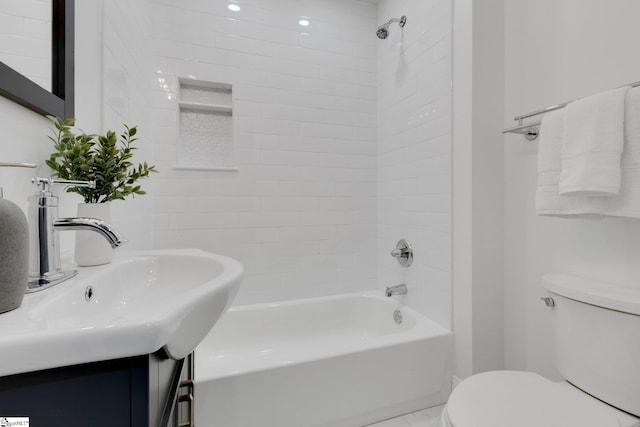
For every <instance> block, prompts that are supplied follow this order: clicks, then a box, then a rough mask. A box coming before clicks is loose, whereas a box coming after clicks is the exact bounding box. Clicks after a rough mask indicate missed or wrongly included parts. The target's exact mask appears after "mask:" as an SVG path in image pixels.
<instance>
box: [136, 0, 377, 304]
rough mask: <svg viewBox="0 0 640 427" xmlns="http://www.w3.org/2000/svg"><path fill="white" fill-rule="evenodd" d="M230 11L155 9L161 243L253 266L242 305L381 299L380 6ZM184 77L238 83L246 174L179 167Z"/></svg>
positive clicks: (157, 238) (238, 126)
mask: <svg viewBox="0 0 640 427" xmlns="http://www.w3.org/2000/svg"><path fill="white" fill-rule="evenodd" d="M229 4H230V3H229V2H227V1H223V0H206V1H205V0H192V1H184V0H181V1H176V0H153V13H152V22H153V27H152V31H153V43H152V45H153V46H152V49H153V54H154V58H153V59H152V63H153V72H152V73H151V74H150V75H149V76H148V79H149V81H150V82H151V84H153V85H154V87H155V91H154V92H155V94H154V96H153V98H152V99H153V101H152V102H153V104H154V107H155V110H154V119H153V120H154V128H155V130H156V133H155V135H154V138H153V139H154V147H155V160H156V162H157V164H158V167H159V168H160V170H161V171H162V173H161V174H159V175H158V177H157V178H156V179H155V181H156V184H157V185H156V192H155V202H156V204H155V210H154V212H155V215H154V222H153V227H154V246H155V247H158V248H165V247H176V246H178V247H199V248H202V249H204V250H208V251H213V252H218V253H222V254H227V255H230V256H233V257H235V258H237V259H239V260H240V261H241V262H242V263H243V265H244V266H245V268H246V278H245V280H244V282H243V284H242V287H241V290H240V293H239V295H238V298H237V300H236V302H237V303H251V302H262V301H271V300H280V299H288V298H299V297H310V296H316V295H326V294H332V293H343V292H352V291H358V290H365V289H373V288H375V286H376V275H377V267H376V263H377V253H376V244H377V238H376V234H377V221H378V219H377V214H376V198H377V172H376V170H377V166H378V165H377V160H376V157H377V148H376V138H377V135H376V133H377V131H376V113H377V112H376V92H377V70H376V46H377V42H378V40H377V39H376V37H375V34H374V30H375V27H376V25H377V23H376V20H377V6H376V4H375V2H368V1H358V0H350V1H336V0H315V1H292V0H259V1H258V0H255V1H248V0H247V1H242V2H237V3H234V4H236V5H237V6H239V7H240V10H239V11H232V10H230V9H229V8H228V5H229ZM302 18H304V19H306V20H307V21H309V25H308V26H301V25H300V23H299V21H300V20H301V19H302ZM178 78H194V79H198V80H205V81H212V82H220V83H229V84H232V85H233V121H234V129H233V133H234V144H235V150H236V152H235V157H236V161H237V165H238V168H239V170H238V171H237V172H203V171H184V170H172V166H173V165H175V164H176V158H175V155H176V138H177V135H178V123H177V117H178V113H177V112H178V107H177V102H176V95H177V94H176V90H177V89H176V88H177V87H178V83H177V81H178Z"/></svg>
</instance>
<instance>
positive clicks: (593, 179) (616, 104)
mask: <svg viewBox="0 0 640 427" xmlns="http://www.w3.org/2000/svg"><path fill="white" fill-rule="evenodd" d="M628 89H629V88H628V87H624V88H619V89H614V90H610V91H607V92H602V93H599V94H596V95H593V96H590V97H587V98H583V99H580V100H578V101H575V102H572V103H571V104H569V105H567V107H566V108H565V123H564V134H563V142H562V169H561V172H560V183H559V192H560V194H564V195H566V194H579V195H586V196H612V195H616V194H618V192H619V191H620V173H621V171H620V157H621V154H622V147H623V142H624V110H625V95H626V93H627V90H628Z"/></svg>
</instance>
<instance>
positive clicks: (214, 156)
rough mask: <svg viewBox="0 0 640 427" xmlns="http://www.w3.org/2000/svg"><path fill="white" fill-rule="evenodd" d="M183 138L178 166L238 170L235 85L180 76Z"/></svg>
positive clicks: (180, 141) (180, 143)
mask: <svg viewBox="0 0 640 427" xmlns="http://www.w3.org/2000/svg"><path fill="white" fill-rule="evenodd" d="M178 107H179V111H180V117H179V120H180V137H179V143H178V153H177V154H178V159H177V164H176V166H175V169H182V170H215V171H236V170H238V168H237V166H236V164H235V150H234V143H233V106H232V88H231V85H229V84H223V83H216V82H205V81H200V80H191V79H180V100H179V102H178Z"/></svg>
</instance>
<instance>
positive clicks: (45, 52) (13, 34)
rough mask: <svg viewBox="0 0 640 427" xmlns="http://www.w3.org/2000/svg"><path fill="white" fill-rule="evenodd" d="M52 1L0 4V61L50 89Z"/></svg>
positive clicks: (32, 0) (29, 0) (3, 2)
mask: <svg viewBox="0 0 640 427" xmlns="http://www.w3.org/2000/svg"><path fill="white" fill-rule="evenodd" d="M51 22H52V20H51V1H49V0H21V1H1V2H0V62H4V63H5V64H6V65H8V66H10V67H11V68H13V69H14V70H16V71H18V72H19V73H21V74H24V75H25V76H27V77H29V78H30V79H31V80H33V81H34V82H36V83H37V84H39V85H40V86H42V87H43V88H45V89H47V90H51Z"/></svg>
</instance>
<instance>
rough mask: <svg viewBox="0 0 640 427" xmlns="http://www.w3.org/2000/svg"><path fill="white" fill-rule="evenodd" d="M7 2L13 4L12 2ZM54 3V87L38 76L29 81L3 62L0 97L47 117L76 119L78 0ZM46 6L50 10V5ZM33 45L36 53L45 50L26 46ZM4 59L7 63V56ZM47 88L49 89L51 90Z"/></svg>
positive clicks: (26, 53)
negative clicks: (74, 98) (74, 90)
mask: <svg viewBox="0 0 640 427" xmlns="http://www.w3.org/2000/svg"><path fill="white" fill-rule="evenodd" d="M4 1H5V2H9V0H4ZM12 2H14V3H22V1H21V0H12ZM50 2H51V5H50V8H51V49H50V52H51V55H50V63H51V80H50V84H47V82H48V80H47V79H45V80H44V81H43V80H42V79H41V78H39V77H35V76H34V78H33V79H32V78H29V77H27V76H25V75H23V74H22V73H20V72H18V71H16V70H15V69H14V68H12V67H10V66H9V65H7V64H6V63H5V62H0V95H2V96H4V97H5V98H8V99H11V100H12V101H15V102H17V103H18V104H20V105H23V106H25V107H27V108H29V109H31V110H33V111H35V112H37V113H40V114H43V115H46V114H51V115H54V116H58V117H63V118H67V117H73V114H74V110H73V87H74V86H73V78H74V65H73V56H74V0H50ZM45 7H46V8H47V9H48V8H49V5H46V6H45ZM18 9H19V8H16V9H15V10H18ZM29 45H31V46H32V48H33V49H34V50H41V49H39V48H38V47H37V46H34V45H33V44H31V43H25V47H26V46H29ZM24 53H25V55H24V56H29V53H28V52H24ZM40 53H41V52H40ZM40 53H38V54H37V55H38V56H40V57H41V58H42V57H43V56H45V55H44V54H40ZM46 56H47V57H48V55H46ZM2 58H3V60H4V59H5V58H6V57H2ZM7 60H8V59H7ZM16 68H20V67H16ZM34 80H35V81H34ZM36 81H38V82H39V83H40V84H39V83H36ZM41 85H42V86H41ZM43 86H49V88H44V87H43Z"/></svg>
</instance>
